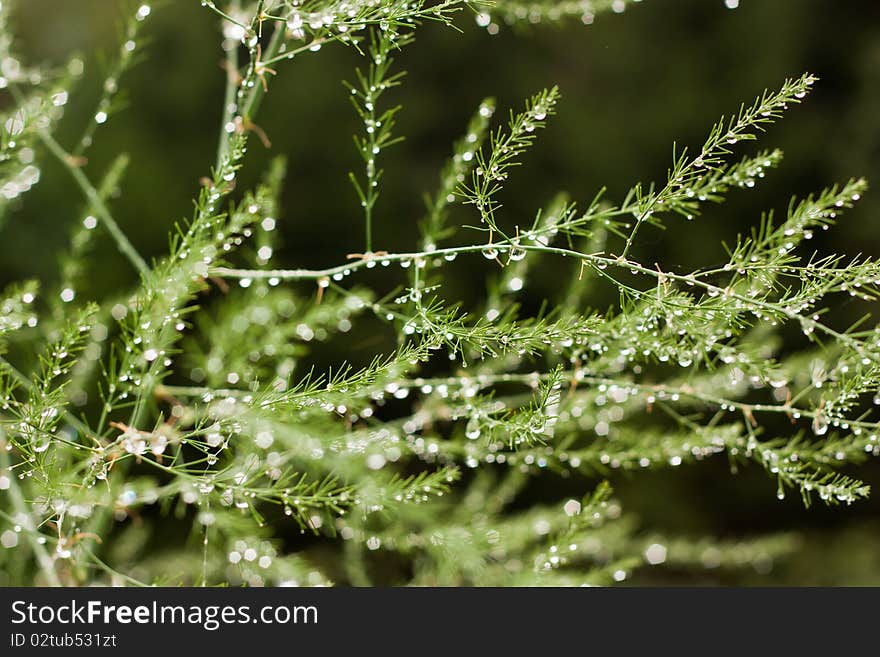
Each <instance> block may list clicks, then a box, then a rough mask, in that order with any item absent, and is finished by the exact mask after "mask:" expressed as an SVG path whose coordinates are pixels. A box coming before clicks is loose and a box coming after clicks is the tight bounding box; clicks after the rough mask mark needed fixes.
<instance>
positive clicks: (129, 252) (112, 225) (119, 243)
mask: <svg viewBox="0 0 880 657" xmlns="http://www.w3.org/2000/svg"><path fill="white" fill-rule="evenodd" d="M37 134H38V135H39V137H40V140H41V141H42V142H43V143H44V144H45V145H46V147H47V148H48V149H49V151H50V152H51V153H52V154H53V155H54V156H55V157H56V158H57V159H58V161H59V162H61V164H62V165H63V166H64V168H65V169H67V172H68V173H69V174H70V175H71V176H72V177H73V179H74V181H75V182H76V184H77V185H78V186H79V188H80V190H81V191H82V193H83V195H85V197H86V199H87V200H88V201H89V203H90V204H91V206H92V207H93V208H94V210H95V213H96V214H97V215H98V217H99V218H100V219H101V221H102V222H103V223H104V226H105V227H106V228H107V231H108V232H109V233H110V235H111V236H112V237H113V240H114V241H115V242H116V247H117V248H118V249H119V251H120V253H122V254H123V255H124V256H126V257H127V258H128V260H129V262H131V264H132V265H133V266H134V268H135V269H137V270H138V272H139V273H140V274H142V275H146V274H148V273H149V272H150V267H149V266H148V265H147V263H146V261H145V260H144V259H143V258H142V257H141V255H140V254H139V253H138V252H137V249H135V248H134V245H132V243H131V242H130V241H129V239H128V237H126V236H125V233H123V232H122V229H121V228H119V224H117V223H116V220H115V219H114V218H113V215H111V214H110V210H108V209H107V206H106V205H105V203H104V201H103V200H102V199H101V194H100V193H99V192H98V190H97V189H95V186H94V185H92V183H91V182H90V181H89V179H88V177H87V176H86V174H84V173H83V171H82V169H81V168H80V167H78V166H77V165H76V164H74V163H73V157H72V156H71V155H70V154H69V153H68V152H67V151H65V150H64V148H63V147H62V146H61V144H59V143H58V142H57V141H56V140H55V138H54V137H53V136H52V135H51V134H49V132H48V131H46V130H40V131H39V132H38V133H37Z"/></svg>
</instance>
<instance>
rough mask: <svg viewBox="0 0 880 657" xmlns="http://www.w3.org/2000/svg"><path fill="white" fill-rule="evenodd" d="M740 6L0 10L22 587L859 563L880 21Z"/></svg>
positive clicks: (870, 444)
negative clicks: (842, 545)
mask: <svg viewBox="0 0 880 657" xmlns="http://www.w3.org/2000/svg"><path fill="white" fill-rule="evenodd" d="M736 4H737V3H724V2H721V0H719V1H718V2H717V3H716V2H696V1H695V2H682V3H674V4H672V3H662V2H659V1H656V0H655V1H654V2H649V1H648V0H645V1H644V2H622V1H615V2H598V1H597V2H571V3H540V2H535V3H530V2H529V3H520V2H507V1H506V0H505V1H504V2H498V3H496V4H495V5H494V6H487V5H475V6H474V7H469V6H467V5H465V4H464V3H459V2H444V3H439V4H433V5H432V4H429V3H428V4H423V3H415V4H413V3H409V4H405V3H399V2H395V1H393V0H388V1H385V0H383V1H382V2H379V3H359V2H349V3H341V4H340V3H323V2H319V1H317V0H310V1H309V2H306V3H290V2H280V1H278V2H256V3H246V5H245V6H242V5H241V4H239V3H237V2H217V3H216V4H214V3H208V5H209V6H201V7H200V6H199V3H197V2H192V3H173V4H172V3H169V4H166V5H164V6H162V5H159V6H155V7H148V6H147V5H140V6H139V5H126V4H125V3H120V4H119V5H118V6H115V5H114V11H113V12H108V11H106V7H107V4H106V3H103V2H100V3H97V2H91V1H87V0H83V1H82V2H78V3H76V6H75V7H74V6H73V5H72V4H71V6H59V5H58V4H57V3H52V2H50V1H49V0H45V1H44V0H33V1H31V2H26V3H21V2H20V3H17V5H10V3H9V2H4V3H3V10H4V14H3V18H4V21H6V22H8V23H9V26H10V27H8V28H7V27H6V26H5V25H6V24H5V23H4V29H3V34H4V37H3V39H2V40H0V51H2V52H0V58H2V61H0V72H2V74H3V76H4V78H3V79H4V80H5V84H4V85H3V86H4V88H6V90H7V91H6V92H4V105H3V107H2V110H3V112H4V114H3V122H4V127H5V131H3V130H0V132H2V133H3V139H4V141H3V143H2V144H0V147H2V156H0V157H2V160H0V176H2V180H0V185H2V189H0V194H2V198H0V203H2V210H0V211H2V216H0V222H4V225H3V228H2V230H3V231H4V234H5V236H7V239H5V240H3V243H2V245H0V254H2V255H0V275H2V276H3V280H2V281H0V282H3V283H5V282H6V281H7V280H8V281H9V282H10V284H12V283H13V282H15V283H14V285H12V286H10V287H5V288H4V290H3V293H2V296H0V340H4V341H5V342H4V343H3V345H4V349H5V355H4V365H3V369H2V374H0V394H2V396H3V398H4V400H5V401H4V406H3V407H2V410H0V432H2V435H0V440H2V441H4V442H5V444H6V445H7V446H8V447H9V450H8V451H7V452H4V453H3V454H2V458H3V461H2V462H0V503H2V506H0V511H2V514H3V515H2V516H0V533H2V541H0V542H2V544H3V546H4V548H5V549H4V550H3V551H2V553H0V563H2V564H3V567H2V573H3V574H4V577H5V580H3V582H2V583H25V584H29V583H61V584H74V583H86V582H94V581H108V582H114V583H138V582H146V583H154V582H164V583H170V584H194V583H201V582H207V583H209V584H210V583H221V582H232V583H238V582H245V583H249V584H261V583H267V584H277V583H292V582H295V583H299V584H323V583H327V582H334V583H351V584H375V583H380V584H381V583H413V584H477V585H499V584H502V585H517V584H557V585H559V584H561V585H566V584H580V583H584V582H586V583H598V584H604V583H615V582H621V581H630V580H631V579H634V581H636V582H642V583H656V582H710V583H728V584H729V583H805V584H807V583H809V584H812V583H826V584H828V583H832V584H840V583H870V582H872V581H874V579H876V578H877V577H878V573H880V567H878V565H877V564H876V563H873V562H872V560H871V559H870V553H871V551H870V545H871V544H872V542H873V541H874V540H876V537H877V532H878V531H880V527H878V526H877V521H876V508H877V507H876V502H874V501H872V500H871V499H868V500H865V499H864V498H865V497H866V496H867V494H868V489H869V487H870V484H871V483H872V482H874V481H876V472H877V471H876V468H875V467H874V466H872V465H871V464H870V462H868V463H867V464H865V460H866V459H868V458H870V457H871V456H872V455H873V454H874V452H875V451H876V432H877V426H876V423H877V419H876V410H875V407H873V404H872V400H873V398H874V395H875V394H877V392H878V385H880V379H878V375H877V359H878V353H880V352H878V350H880V344H878V342H877V334H876V319H870V318H869V319H868V320H867V321H863V322H861V323H857V322H859V321H860V320H861V319H862V318H863V315H865V313H869V312H870V311H871V310H872V305H874V304H875V303H876V302H875V300H874V298H875V293H876V290H877V285H878V280H880V269H878V265H877V264H876V259H875V257H874V254H876V253H877V249H878V243H877V238H876V235H877V232H876V230H874V229H873V223H872V220H871V216H872V213H871V209H872V208H874V207H875V206H874V203H875V201H872V199H871V195H870V194H866V184H865V183H864V182H863V181H862V180H861V179H852V176H854V175H866V176H868V177H869V178H870V177H874V178H876V174H877V173H878V172H877V161H878V159H877V143H878V141H877V140H878V134H880V133H878V127H880V123H878V121H877V119H876V118H875V117H876V116H877V115H878V114H880V112H878V111H877V110H880V97H878V96H877V92H876V89H877V88H880V87H878V85H877V84H876V83H877V79H876V78H877V73H876V71H877V70H878V67H877V66H876V63H877V62H878V60H880V49H878V46H877V43H878V42H880V40H878V39H877V36H878V28H876V27H875V25H877V22H876V21H874V22H872V21H871V20H867V19H866V16H868V15H871V14H873V15H875V16H876V15H877V9H876V8H875V7H873V5H872V3H868V2H862V3H852V4H851V5H848V6H847V7H830V6H828V4H827V3H824V4H823V3H819V2H804V3H787V2H784V1H783V0H779V1H777V2H761V3H757V2H755V3H743V6H741V7H739V8H738V9H736V10H735V11H731V10H730V8H729V7H730V6H731V5H736ZM93 5H95V6H93ZM97 5H100V7H101V9H102V11H98V10H97V9H96V7H97ZM10 8H14V10H15V11H14V12H12V13H11V14H9V13H8V12H9V11H10ZM93 9H94V11H93ZM621 14H622V15H621ZM447 22H452V23H454V24H455V25H457V26H459V27H461V28H462V30H463V32H462V33H460V34H459V33H457V32H456V31H454V30H451V29H449V27H448V26H446V25H444V23H447ZM414 23H420V24H422V25H420V26H419V28H418V30H417V32H416V36H417V39H416V42H415V43H414V44H412V45H408V44H409V41H410V40H411V39H410V34H411V27H412V26H413V24H414ZM780 26H784V27H785V29H780ZM843 33H846V34H848V35H850V36H849V37H848V39H847V42H846V44H845V47H844V45H843V44H841V43H839V41H838V36H839V34H843ZM11 35H15V39H14V40H13V38H12V36H11ZM835 35H838V36H835ZM97 45H101V46H104V47H105V49H106V51H107V53H108V54H107V56H106V57H101V56H95V55H93V53H94V52H95V50H96V46H97ZM346 46H349V47H346ZM351 46H354V47H351ZM404 46H405V47H404ZM77 51H79V52H84V53H87V55H85V56H84V55H77V54H73V55H71V53H76V52H77ZM44 62H48V64H44ZM102 62H103V63H102ZM872 62H873V63H874V65H872ZM218 64H219V65H218ZM404 69H405V70H407V71H408V75H407V76H406V77H405V78H404V77H403V70H404ZM803 70H810V71H811V72H813V73H815V74H816V75H817V76H818V78H819V81H816V80H815V78H814V77H813V76H802V77H799V76H800V74H801V72H802V71H803ZM784 78H788V81H786V82H785V83H784V84H777V83H780V82H781V81H782V80H783V79H784ZM343 80H348V81H349V82H350V83H351V84H349V85H348V86H347V87H346V86H343V84H342V81H343ZM553 85H557V86H553ZM768 86H770V87H771V91H770V92H767V93H765V94H764V95H762V96H760V97H759V98H758V100H757V101H756V103H755V104H754V105H753V104H751V103H750V102H747V103H746V104H745V105H744V106H743V107H742V108H741V109H739V103H740V102H741V101H742V100H743V99H749V98H753V97H754V96H755V94H756V93H758V92H760V90H761V89H764V88H765V87H768ZM542 87H546V88H547V90H546V91H544V92H539V93H537V94H535V90H536V89H540V88H542ZM267 91H268V92H269V93H268V95H267ZM808 92H811V96H812V97H811V98H810V99H809V101H808V102H805V103H804V105H803V106H800V101H801V100H802V99H804V97H805V96H806V95H807V93H808ZM347 95H348V96H349V97H350V99H351V100H352V101H353V104H354V107H355V112H352V111H351V106H350V105H349V104H348V103H347V102H346V99H345V97H346V96H347ZM264 96H265V98H264ZM522 98H528V100H527V101H526V103H525V105H524V106H523V103H522ZM496 108H504V109H503V111H499V110H498V109H496ZM508 108H512V110H508ZM62 112H63V114H62ZM508 112H509V114H508ZM783 113H784V114H785V120H784V121H782V122H781V123H779V124H778V125H776V124H775V122H776V121H777V120H778V119H780V118H781V117H782V115H783ZM720 115H725V116H728V118H726V119H723V120H722V121H721V122H719V123H717V124H716V125H715V127H714V128H712V130H711V131H710V132H709V134H708V136H707V135H706V129H707V128H708V127H709V126H711V125H712V123H713V121H715V120H716V119H717V117H718V116H720ZM764 130H767V131H768V133H769V134H767V135H764V134H761V133H762V132H763V131H764ZM462 131H463V132H462ZM352 133H353V134H354V135H355V147H354V148H352V145H351V134H352ZM218 134H219V139H218ZM400 137H405V138H406V139H405V140H403V141H401V140H400V139H399V138H400ZM754 137H759V138H760V140H761V143H760V144H759V145H758V147H757V148H753V147H752V144H751V143H750V140H751V139H752V138H754ZM674 138H677V139H679V140H680V141H678V144H677V146H676V147H675V149H674V151H673V159H672V163H671V164H670V161H669V150H668V149H669V144H670V142H671V141H672V140H673V139H674ZM453 141H454V142H455V146H454V150H453V153H454V154H453V157H452V158H450V159H447V151H448V148H449V146H448V144H449V143H450V142H453ZM777 146H782V147H784V148H783V150H784V151H785V154H786V156H785V159H784V161H783V159H782V150H775V148H776V147H777ZM685 147H686V148H685ZM762 148H763V149H765V150H761V149H762ZM386 149H387V150H386ZM277 155H283V156H284V157H283V158H278V157H276V156H277ZM444 162H445V165H444ZM211 165H213V168H211V169H209V167H210V166H211ZM440 170H442V173H441V175H440V180H439V184H438V182H437V172H438V171H440ZM635 180H646V181H650V180H654V181H657V182H655V183H654V184H651V183H644V184H634V182H633V181H635ZM38 181H40V184H39V185H36V183H37V182H38ZM349 181H350V182H353V183H354V185H353V187H354V188H353V189H352V186H351V185H350V184H349ZM835 181H839V182H840V184H839V185H838V186H832V187H828V186H827V185H828V184H829V183H833V182H835ZM847 181H849V182H847ZM35 185H36V186H35ZM603 185H604V186H607V188H603ZM31 187H33V190H32V191H31V189H30V188H31ZM752 188H754V189H752ZM816 190H823V191H818V192H817V191H816ZM423 191H425V192H426V193H425V194H422V192H423ZM560 191H562V192H564V193H561V194H560ZM25 192H28V193H27V194H26V195H25V194H24V193H25ZM380 192H381V194H380ZM793 194H794V195H795V198H796V200H795V201H792V202H791V204H789V205H786V204H787V203H788V199H789V198H790V197H791V196H792V195H793ZM423 196H424V199H425V200H424V204H420V199H421V198H422V197H423ZM863 196H864V200H863V199H862V197H863ZM193 197H195V198H196V201H195V209H194V210H193V209H192V208H193V206H192V201H191V200H189V199H191V198H193ZM722 200H723V201H725V202H724V204H723V205H719V202H720V201H722ZM857 203H858V205H857V207H856V208H855V209H851V208H852V207H853V206H854V205H856V204H857ZM710 204H711V205H710ZM358 205H360V206H361V208H362V209H361V210H359V208H358ZM426 207H427V209H426ZM539 208H543V209H541V210H540V211H538V210H539ZM767 208H776V210H775V213H774V214H766V215H763V216H762V214H761V212H762V211H763V210H765V209H767ZM844 211H846V212H847V216H846V217H840V216H839V215H841V214H842V213H843V212H844ZM182 216H186V217H188V218H187V219H186V220H180V217H182ZM838 219H840V220H841V223H840V225H836V226H835V224H837V221H838ZM174 222H176V225H175V223H174ZM463 226H464V227H463ZM832 226H834V227H833V229H832V228H831V227H832ZM658 227H659V228H663V229H664V230H658ZM365 229H366V230H365ZM169 230H170V231H171V233H172V239H171V244H170V248H169V244H168V242H167V240H166V236H167V234H168V232H169ZM365 232H366V240H365V239H364V233H365ZM722 244H725V245H726V248H725V247H723V246H722ZM814 250H815V252H816V253H815V254H814ZM56 253H58V254H60V256H59V257H56V256H55V254H56ZM835 253H840V254H848V255H847V256H834V255H828V254H835ZM499 265H500V266H499ZM275 268H277V269H275ZM22 280H28V281H31V282H25V283H19V282H18V281H22ZM36 281H39V284H38V283H37V282H36ZM484 281H485V283H484ZM92 300H94V301H98V302H99V305H92V304H91V303H89V302H90V301H92ZM824 308H830V311H829V312H824V310H823V309H824ZM724 455H726V456H724ZM734 475H735V476H734ZM606 479H607V480H610V481H611V483H612V484H613V487H614V490H615V493H614V496H612V494H611V489H610V487H609V486H608V485H607V484H605V483H603V482H604V480H606ZM791 491H794V492H795V493H796V494H795V495H786V494H787V493H789V492H791ZM777 496H778V497H779V499H777ZM801 498H802V499H803V500H804V501H807V502H809V501H810V500H813V499H815V500H818V501H820V502H822V504H818V505H817V504H814V505H812V506H811V507H810V509H809V510H808V511H807V510H805V509H804V506H803V504H802V502H801ZM841 502H843V503H846V505H844V506H840V507H835V508H828V507H827V506H826V504H825V503H827V504H829V505H833V504H834V503H841ZM850 503H852V505H850ZM840 537H844V538H845V540H846V546H847V549H845V550H844V549H841V550H836V551H835V550H832V551H830V552H829V551H827V550H825V549H823V548H822V547H821V546H822V545H827V544H832V543H834V544H836V543H835V541H836V540H837V539H838V538H840ZM840 540H843V538H840ZM853 554H856V555H864V557H863V558H862V557H859V558H853V556H852V555H853ZM167 573H178V575H175V576H174V577H173V578H172V579H168V576H167Z"/></svg>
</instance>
